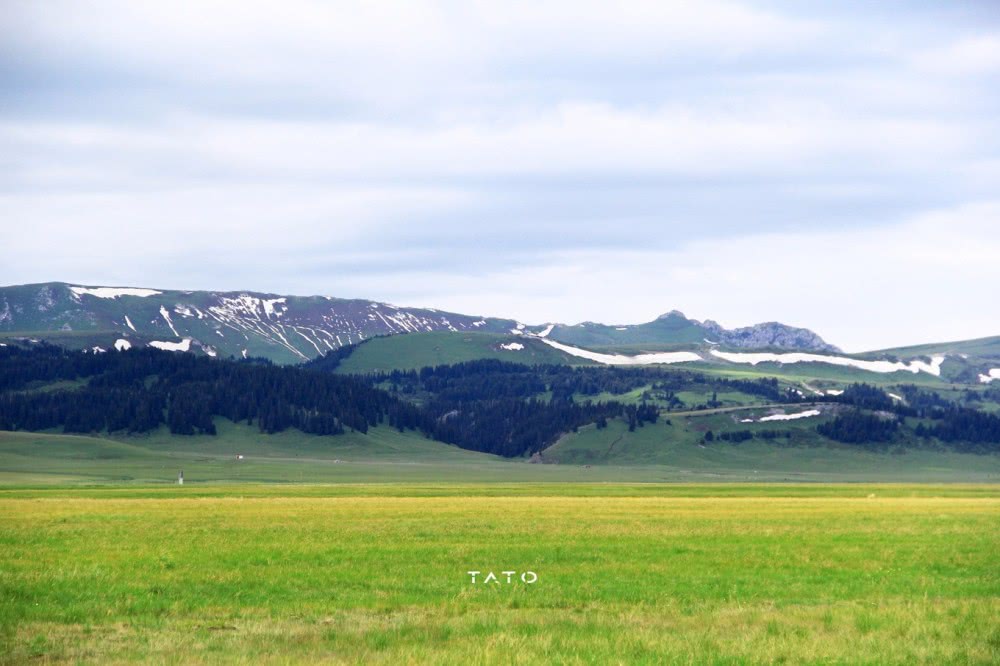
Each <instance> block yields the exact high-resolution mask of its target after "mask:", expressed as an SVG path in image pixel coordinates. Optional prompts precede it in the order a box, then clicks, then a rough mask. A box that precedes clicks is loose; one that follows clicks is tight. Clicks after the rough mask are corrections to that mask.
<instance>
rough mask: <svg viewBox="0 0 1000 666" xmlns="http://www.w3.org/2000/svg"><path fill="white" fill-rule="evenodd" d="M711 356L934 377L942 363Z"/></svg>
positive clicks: (715, 352) (801, 356)
mask: <svg viewBox="0 0 1000 666" xmlns="http://www.w3.org/2000/svg"><path fill="white" fill-rule="evenodd" d="M710 353H711V354H712V355H713V356H715V357H717V358H721V359H722V360H724V361H729V362H730V363H749V364H750V365H757V364H758V363H783V364H791V363H828V364H830V365H839V366H844V367H852V368H858V369H860V370H865V371H867V372H878V373H889V372H902V371H905V372H912V373H913V374H917V373H918V372H926V373H928V374H931V375H934V376H935V377H940V376H941V364H942V363H944V356H935V357H933V358H932V359H931V362H930V363H927V362H926V361H921V360H919V359H915V360H913V361H910V362H909V363H903V362H901V361H863V360H860V359H856V358H847V357H846V356H827V355H824V354H807V353H803V352H790V353H785V354H773V353H770V352H723V351H718V350H716V349H713V350H712V351H711V352H710Z"/></svg>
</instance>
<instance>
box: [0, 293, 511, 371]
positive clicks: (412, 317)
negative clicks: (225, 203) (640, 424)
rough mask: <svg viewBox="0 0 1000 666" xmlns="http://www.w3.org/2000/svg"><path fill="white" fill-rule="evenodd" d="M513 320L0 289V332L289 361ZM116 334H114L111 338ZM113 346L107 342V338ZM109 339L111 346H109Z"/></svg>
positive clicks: (193, 296) (362, 306)
mask: <svg viewBox="0 0 1000 666" xmlns="http://www.w3.org/2000/svg"><path fill="white" fill-rule="evenodd" d="M516 325H517V324H516V322H514V321H512V320H509V319H494V318H483V317H474V316H469V315H462V314H455V313H451V312H440V311H438V310H433V309H427V308H404V307H397V306H395V305H390V304H388V303H376V302H374V301H367V300H356V299H341V298H332V297H326V296H307V297H301V296H282V295H279V294H263V293H257V292H249V291H243V292H216V291H173V290H161V289H147V288H137V287H94V286H82V285H71V284H65V283H61V282H50V283H44V284H33V285H21V286H13V287H2V288H0V331H3V332H18V331H23V332H25V334H30V335H32V336H35V337H39V338H44V337H46V336H45V335H44V334H45V332H55V333H59V334H65V336H66V337H72V334H73V333H76V334H85V333H88V332H90V333H93V332H98V331H104V332H114V333H115V334H116V335H118V336H121V339H123V340H125V341H126V342H127V343H128V344H129V345H130V346H132V345H135V344H139V345H143V344H146V345H152V346H155V347H160V348H163V349H171V350H178V351H202V352H204V353H206V354H209V355H210V356H236V357H239V356H247V355H249V356H264V357H267V358H270V359H272V360H274V361H277V362H283V363H294V362H300V361H305V360H308V359H310V358H314V357H316V356H319V355H320V354H323V353H325V352H327V351H330V350H333V349H337V348H339V347H342V346H345V345H349V344H353V343H357V342H361V341H363V340H366V339H368V338H371V337H373V336H379V335H395V334H400V333H417V332H426V331H484V332H507V331H510V330H511V329H512V328H514V327H515V326H516ZM114 342H117V341H114ZM109 344H110V343H109ZM106 346H107V345H106Z"/></svg>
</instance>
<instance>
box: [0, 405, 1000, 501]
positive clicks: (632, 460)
mask: <svg viewBox="0 0 1000 666" xmlns="http://www.w3.org/2000/svg"><path fill="white" fill-rule="evenodd" d="M730 409H731V408H730ZM761 413H763V412H761ZM669 416H670V419H671V425H666V424H665V423H663V422H661V423H657V424H655V425H646V426H645V427H643V428H638V429H637V430H636V431H635V432H631V433H630V432H628V430H627V428H626V426H625V425H624V424H623V423H621V422H619V421H612V422H611V423H609V426H608V428H606V429H603V430H598V429H596V428H595V427H594V426H586V427H583V428H580V429H579V431H578V432H577V433H571V434H567V435H566V436H565V437H563V438H562V439H561V440H560V441H559V442H557V443H556V444H555V445H554V446H552V447H550V448H549V449H546V450H545V451H544V453H543V456H542V458H543V460H545V461H547V463H550V464H532V463H529V462H528V461H526V460H524V459H516V460H508V459H504V458H499V457H497V456H492V455H488V454H483V453H478V452H474V451H465V450H463V449H459V448H456V447H453V446H449V445H447V444H442V443H441V442H436V441H433V440H429V439H426V438H424V437H422V436H420V435H418V434H416V433H413V432H406V433H400V432H398V431H396V430H393V429H391V428H384V427H380V428H374V429H372V430H370V431H369V432H368V434H365V435H362V434H360V433H348V434H346V435H342V436H338V437H319V436H315V435H306V434H303V433H301V432H298V431H294V430H288V431H285V432H282V433H278V434H275V435H264V434H261V433H259V432H258V431H257V430H256V428H251V427H248V426H246V425H237V424H233V423H232V422H230V421H227V420H225V419H218V420H217V421H216V424H217V428H218V432H219V434H218V436H216V437H210V436H194V437H180V436H170V435H169V433H167V432H166V431H165V430H160V431H158V432H156V433H153V434H152V435H148V436H138V437H123V438H117V439H111V438H107V437H85V436H77V435H62V434H54V433H30V432H3V431H0V487H3V486H17V485H19V486H25V485H46V484H87V483H108V482H114V483H132V484H135V483H159V484H168V483H171V482H174V481H176V479H177V474H178V472H179V471H181V470H183V471H184V477H185V479H186V480H187V482H188V483H189V484H190V483H215V482H225V483H240V482H244V483H245V482H281V483H334V482H336V483H345V482H347V483H357V482H411V483H413V482H417V483H423V482H489V483H497V482H511V481H516V482H548V481H558V482H563V483H566V482H591V481H602V482H616V483H620V482H636V481H639V482H664V481H671V482H676V481H686V482H690V481H811V482H855V481H857V482H880V481H888V482H935V481H938V482H975V483H983V482H986V483H991V482H998V481H1000V456H996V455H972V454H959V453H952V452H947V451H924V450H910V451H907V452H906V453H902V454H893V453H870V452H865V451H862V450H858V449H857V448H853V447H849V446H839V445H836V446H834V445H830V444H829V443H823V442H822V441H820V440H819V438H818V437H817V436H816V434H815V432H814V431H813V430H811V423H806V421H812V419H807V420H804V421H799V422H789V423H788V424H787V425H786V424H779V425H780V427H781V428H788V429H790V430H794V431H795V433H796V434H795V437H794V438H793V439H792V440H791V441H792V442H793V443H794V444H795V445H794V446H788V445H785V444H783V443H765V442H763V441H761V440H754V441H751V442H744V443H742V444H738V445H737V444H730V443H727V442H718V441H717V442H715V443H714V444H712V445H710V446H704V445H702V444H700V440H701V438H702V436H703V435H704V433H705V431H706V430H707V429H709V428H715V429H716V430H717V431H718V430H720V429H721V427H722V426H724V425H725V424H726V423H727V422H730V425H729V427H732V424H731V421H732V419H733V412H729V411H720V412H719V413H715V414H708V415H704V416H697V417H695V416H682V415H679V414H677V413H674V414H670V415H669ZM740 427H752V428H758V427H763V424H761V426H743V425H742V424H740ZM239 456H243V458H242V459H240V458H239Z"/></svg>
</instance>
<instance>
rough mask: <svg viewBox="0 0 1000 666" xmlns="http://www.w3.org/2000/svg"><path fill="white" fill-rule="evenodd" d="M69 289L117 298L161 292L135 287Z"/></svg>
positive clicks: (78, 293) (78, 294)
mask: <svg viewBox="0 0 1000 666" xmlns="http://www.w3.org/2000/svg"><path fill="white" fill-rule="evenodd" d="M69 290H70V291H72V292H73V293H74V294H76V295H77V296H83V295H84V294H87V295H88V296H96V297H97V298H118V297H119V296H138V297H139V298H145V297H147V296H156V295H157V294H162V293H163V292H162V291H156V290H155V289H137V288H135V287H70V288H69Z"/></svg>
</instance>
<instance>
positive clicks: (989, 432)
mask: <svg viewBox="0 0 1000 666" xmlns="http://www.w3.org/2000/svg"><path fill="white" fill-rule="evenodd" d="M915 432H916V434H917V436H918V437H934V438H936V439H939V440H940V441H942V442H947V443H949V444H951V445H952V446H954V448H956V449H958V450H959V451H967V452H976V453H983V452H997V451H1000V446H998V444H1000V416H997V415H996V414H990V413H988V412H981V411H978V410H975V409H969V408H967V407H954V406H953V407H951V408H949V409H947V410H944V411H943V412H941V413H940V414H938V418H937V420H936V421H935V422H933V423H932V424H931V425H929V426H925V425H924V424H923V423H920V424H918V425H917V427H916V429H915Z"/></svg>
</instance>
